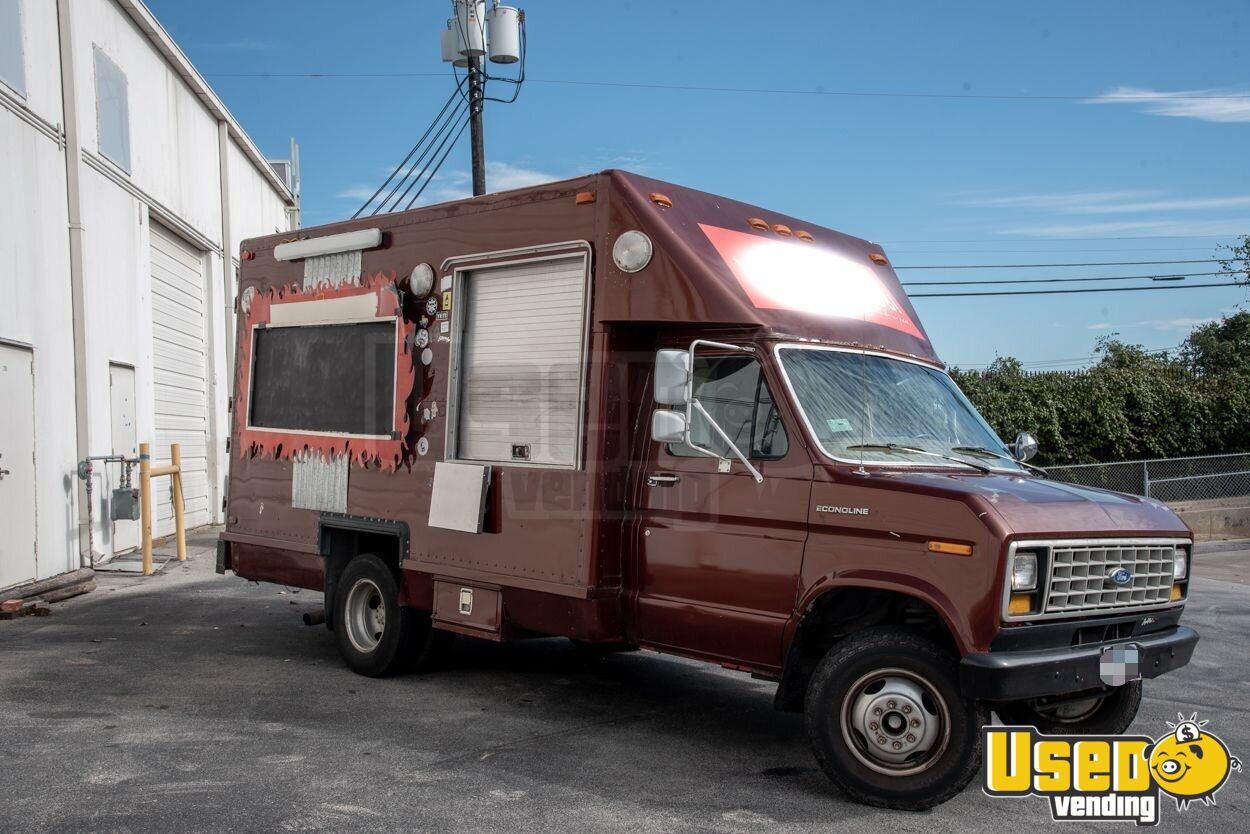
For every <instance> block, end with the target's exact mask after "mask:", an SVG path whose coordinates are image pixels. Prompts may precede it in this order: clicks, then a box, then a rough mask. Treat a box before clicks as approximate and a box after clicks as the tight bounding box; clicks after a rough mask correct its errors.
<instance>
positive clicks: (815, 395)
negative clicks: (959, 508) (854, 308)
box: [779, 347, 1022, 471]
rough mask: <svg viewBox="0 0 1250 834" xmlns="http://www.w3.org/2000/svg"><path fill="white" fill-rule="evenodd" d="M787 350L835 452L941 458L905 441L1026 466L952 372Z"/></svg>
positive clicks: (799, 386)
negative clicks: (1016, 458)
mask: <svg viewBox="0 0 1250 834" xmlns="http://www.w3.org/2000/svg"><path fill="white" fill-rule="evenodd" d="M779 355H780V357H781V364H782V368H783V369H784V371H785V374H786V378H787V379H788V380H789V381H790V384H791V386H792V387H793V388H794V393H795V395H796V396H797V397H798V405H799V407H800V408H801V409H802V410H803V413H804V415H805V416H806V417H807V422H808V423H809V424H810V425H811V427H812V431H813V432H815V434H816V439H817V440H818V441H819V442H820V445H821V447H822V449H823V450H824V452H825V454H826V455H828V456H830V457H833V458H838V459H841V460H846V461H859V460H864V461H869V462H875V463H883V462H893V463H900V462H902V463H916V464H924V465H929V466H932V465H935V463H936V464H937V465H941V463H940V461H935V459H934V457H933V456H932V455H924V454H917V453H915V452H909V451H907V450H905V449H900V448H897V447H911V448H912V449H923V450H925V451H927V452H935V453H939V454H943V455H949V456H951V457H955V458H961V459H966V460H970V461H973V462H975V463H977V464H980V465H982V466H991V467H993V468H996V469H1008V470H1012V471H1021V470H1022V467H1021V466H1019V465H1018V464H1016V463H1015V461H1013V460H1011V459H1010V458H1009V457H1008V453H1007V449H1006V447H1005V446H1004V445H1003V442H1002V441H1001V440H999V439H998V436H997V435H995V434H994V431H993V429H991V428H990V427H989V425H987V424H986V422H985V420H984V419H982V417H981V415H980V414H977V412H976V409H974V408H973V407H972V404H971V403H970V402H968V400H967V398H966V397H964V395H963V393H962V392H961V391H960V390H959V388H958V387H957V386H956V385H955V383H954V382H952V381H951V378H950V377H949V376H947V375H946V374H944V373H942V372H941V371H939V370H936V369H934V368H930V367H927V366H925V365H918V364H916V363H914V362H906V361H903V360H901V359H890V358H888V357H885V356H877V355H873V354H868V353H859V352H853V353H852V352H847V351H838V350H826V349H819V348H816V349H813V348H806V347H805V348H782V349H781V350H780V351H779ZM866 447H876V448H866ZM996 454H998V455H1002V457H995V455H996Z"/></svg>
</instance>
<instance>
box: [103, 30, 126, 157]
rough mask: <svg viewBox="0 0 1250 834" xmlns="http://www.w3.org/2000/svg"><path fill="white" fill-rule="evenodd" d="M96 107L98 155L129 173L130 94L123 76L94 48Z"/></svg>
mask: <svg viewBox="0 0 1250 834" xmlns="http://www.w3.org/2000/svg"><path fill="white" fill-rule="evenodd" d="M95 108H96V129H97V131H98V136H97V141H98V143H99V146H100V155H101V156H103V157H104V158H106V159H107V160H108V161H109V162H112V163H113V164H114V165H116V166H117V167H118V168H121V169H122V170H123V171H125V172H126V173H127V174H129V173H130V93H129V88H128V85H127V82H126V73H124V72H122V70H121V67H119V66H117V64H115V63H113V59H112V58H110V57H109V56H108V55H107V54H105V52H104V50H102V49H100V47H98V46H97V47H95Z"/></svg>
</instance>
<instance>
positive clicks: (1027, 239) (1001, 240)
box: [877, 234, 1241, 246]
mask: <svg viewBox="0 0 1250 834" xmlns="http://www.w3.org/2000/svg"><path fill="white" fill-rule="evenodd" d="M1235 237H1241V235H1236V234H1233V235H1121V236H1118V237H1046V238H1036V237H991V238H985V237H982V238H966V239H962V240H957V239H948V240H884V241H877V243H888V244H890V245H891V246H893V245H894V244H896V243H1042V242H1043V241H1056V240H1058V241H1070V240H1075V241H1095V240H1197V239H1199V238H1235Z"/></svg>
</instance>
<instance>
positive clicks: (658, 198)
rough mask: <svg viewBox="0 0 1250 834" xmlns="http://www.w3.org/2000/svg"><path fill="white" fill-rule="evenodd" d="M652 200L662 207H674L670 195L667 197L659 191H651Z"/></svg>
mask: <svg viewBox="0 0 1250 834" xmlns="http://www.w3.org/2000/svg"><path fill="white" fill-rule="evenodd" d="M651 202H653V203H655V204H656V205H657V206H660V207H661V208H672V207H673V201H672V200H670V199H669V198H668V197H665V196H664V195H663V194H661V193H659V192H658V191H652V192H651Z"/></svg>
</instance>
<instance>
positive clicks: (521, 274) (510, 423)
mask: <svg viewBox="0 0 1250 834" xmlns="http://www.w3.org/2000/svg"><path fill="white" fill-rule="evenodd" d="M461 296H462V298H461V299H459V301H458V302H457V303H461V304H464V305H465V308H464V311H463V317H462V318H461V322H462V330H461V333H460V339H461V344H462V353H461V356H460V371H459V373H460V390H459V409H460V410H459V420H458V435H457V456H458V457H460V458H462V459H465V460H482V461H517V462H523V463H537V464H546V465H551V466H566V467H572V466H575V465H576V464H577V460H578V458H577V452H578V438H579V436H580V432H579V428H580V421H581V394H582V373H583V366H584V343H585V329H586V328H585V320H586V316H585V311H586V261H585V259H584V258H583V257H581V256H580V255H579V256H577V257H573V258H561V259H558V260H543V261H535V262H533V263H523V264H516V265H514V266H505V267H496V268H494V269H482V270H474V271H473V272H471V273H469V274H468V275H466V276H465V278H464V285H463V287H462V291H461Z"/></svg>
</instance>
